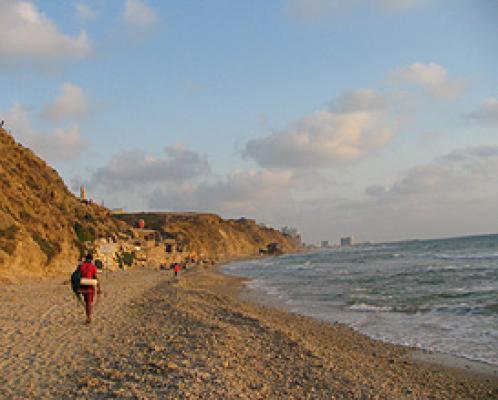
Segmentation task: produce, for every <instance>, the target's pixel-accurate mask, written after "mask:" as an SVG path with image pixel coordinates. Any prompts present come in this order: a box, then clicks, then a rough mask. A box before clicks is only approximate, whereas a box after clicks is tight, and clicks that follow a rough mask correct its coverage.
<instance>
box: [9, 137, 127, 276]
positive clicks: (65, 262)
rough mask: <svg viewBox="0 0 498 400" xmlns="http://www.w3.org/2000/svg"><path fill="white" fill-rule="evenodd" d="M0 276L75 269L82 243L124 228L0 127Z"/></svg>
mask: <svg viewBox="0 0 498 400" xmlns="http://www.w3.org/2000/svg"><path fill="white" fill-rule="evenodd" d="M0 154H1V155H2V156H1V157H0V281H14V282H15V281H18V280H21V279H22V278H23V277H28V276H30V277H31V276H46V275H48V274H51V273H54V272H58V271H66V270H70V269H72V268H74V264H75V263H76V261H77V260H78V258H79V256H80V253H81V252H82V251H84V248H85V246H87V245H89V244H91V243H92V242H93V241H94V240H95V239H96V238H99V237H112V236H113V235H114V236H115V235H116V234H117V232H119V231H125V230H129V227H128V226H127V225H126V224H125V223H124V222H121V221H118V220H115V219H114V218H111V217H110V216H109V211H108V210H107V209H105V208H103V207H100V206H98V205H96V204H85V203H82V202H80V201H79V199H78V198H76V197H75V196H74V195H73V194H72V193H71V192H70V191H69V190H68V189H67V187H66V186H65V184H64V182H63V180H62V179H61V177H60V176H59V175H58V173H57V172H56V171H55V170H54V169H53V168H51V167H50V166H48V165H47V164H46V163H45V162H44V161H43V160H41V159H40V158H39V157H38V156H36V154H34V153H33V152H32V151H31V150H29V149H27V148H25V147H23V146H21V145H19V144H17V143H16V142H15V141H14V139H13V138H12V136H10V135H9V134H8V133H7V132H6V131H5V130H4V129H0Z"/></svg>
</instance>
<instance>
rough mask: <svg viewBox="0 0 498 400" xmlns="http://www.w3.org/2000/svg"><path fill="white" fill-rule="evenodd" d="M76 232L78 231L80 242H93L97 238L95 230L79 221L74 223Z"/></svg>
mask: <svg viewBox="0 0 498 400" xmlns="http://www.w3.org/2000/svg"><path fill="white" fill-rule="evenodd" d="M73 229H74V233H76V236H77V237H78V240H79V241H80V243H84V242H93V241H94V240H95V230H94V229H92V228H90V229H85V227H84V226H83V225H81V224H80V223H79V222H75V223H74V225H73Z"/></svg>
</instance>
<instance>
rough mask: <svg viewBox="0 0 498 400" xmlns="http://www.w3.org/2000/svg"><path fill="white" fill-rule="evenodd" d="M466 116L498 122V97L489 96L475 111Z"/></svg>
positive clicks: (475, 119) (480, 120) (477, 119)
mask: <svg viewBox="0 0 498 400" xmlns="http://www.w3.org/2000/svg"><path fill="white" fill-rule="evenodd" d="M463 117H464V118H467V119H470V120H474V121H477V122H484V123H498V99H496V98H493V97H491V98H489V99H486V100H484V101H483V102H482V104H481V105H480V106H479V107H478V108H477V109H476V110H474V111H472V112H470V113H468V114H464V115H463Z"/></svg>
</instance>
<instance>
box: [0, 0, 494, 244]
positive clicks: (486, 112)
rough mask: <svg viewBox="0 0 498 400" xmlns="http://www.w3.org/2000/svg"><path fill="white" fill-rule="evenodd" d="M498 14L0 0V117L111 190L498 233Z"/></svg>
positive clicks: (410, 6)
mask: <svg viewBox="0 0 498 400" xmlns="http://www.w3.org/2000/svg"><path fill="white" fill-rule="evenodd" d="M497 22H498V3H496V1H492V0H480V1H466V0H460V1H450V0H397V1H395V0H363V1H361V0H357V1H345V0H279V1H259V0H258V1H238V2H234V1H228V0H227V1H209V2H203V1H168V2H163V1H153V0H148V1H145V0H123V1H117V0H116V1H113V2H109V1H103V0H95V1H87V2H84V1H75V2H71V1H67V2H44V1H17V0H0V89H1V91H2V93H3V96H1V97H0V115H1V117H2V119H5V120H6V126H7V128H9V129H11V131H12V134H13V135H14V136H15V137H16V138H17V139H18V140H19V141H20V142H21V143H23V144H25V145H26V146H28V147H31V148H33V150H35V151H36V152H37V153H39V154H40V155H41V156H42V157H44V158H45V159H46V160H47V161H48V162H49V163H50V164H52V165H54V166H55V167H56V168H57V169H58V171H59V172H60V173H61V175H62V176H63V178H64V179H65V181H66V183H67V184H68V186H69V187H71V188H72V189H73V190H76V189H77V187H78V186H79V185H80V184H81V183H84V184H85V185H87V186H88V188H89V191H90V193H91V194H92V195H93V196H94V198H95V199H98V200H99V201H105V204H106V205H108V206H109V207H125V208H127V209H129V210H142V209H145V210H154V209H163V210H196V211H213V212H217V213H221V214H222V215H224V216H227V217H235V216H242V215H245V216H249V217H255V218H257V219H258V220H259V221H262V222H265V223H269V224H272V225H275V226H282V225H293V226H296V227H297V228H298V229H299V230H300V231H301V232H302V233H303V236H304V239H305V240H307V241H311V242H317V241H319V240H320V239H327V240H330V241H335V240H337V238H338V237H339V236H340V235H345V234H348V235H350V234H352V235H355V236H356V237H358V238H359V239H360V240H396V239H402V238H412V237H440V236H448V235H459V234H470V233H481V232H494V231H496V226H498V212H496V211H497V210H496V206H495V204H498V202H497V201H496V200H497V198H498V189H495V188H498V185H497V183H498V182H496V180H497V179H498V178H495V177H494V175H493V174H492V171H493V170H494V168H495V167H496V166H498V100H497V98H498V69H497V68H496V65H498V51H497V50H498V48H497V45H496V43H498V23H497ZM494 215H496V217H495V216H494Z"/></svg>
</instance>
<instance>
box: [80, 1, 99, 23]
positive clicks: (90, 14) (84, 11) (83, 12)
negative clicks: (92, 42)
mask: <svg viewBox="0 0 498 400" xmlns="http://www.w3.org/2000/svg"><path fill="white" fill-rule="evenodd" d="M76 13H77V14H78V16H79V17H80V18H81V19H83V20H87V19H95V18H97V11H95V10H93V9H92V8H90V6H88V5H87V4H83V3H78V4H76Z"/></svg>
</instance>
